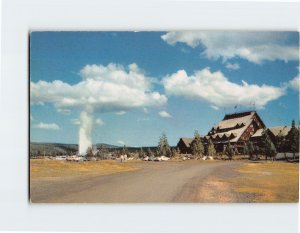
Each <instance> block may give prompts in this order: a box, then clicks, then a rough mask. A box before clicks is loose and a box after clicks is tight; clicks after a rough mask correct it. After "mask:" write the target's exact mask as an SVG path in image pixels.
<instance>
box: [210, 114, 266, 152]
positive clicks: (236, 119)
mask: <svg viewBox="0 0 300 233" xmlns="http://www.w3.org/2000/svg"><path fill="white" fill-rule="evenodd" d="M264 128H265V124H264V122H263V121H262V120H261V118H260V117H259V115H258V114H257V112H256V111H248V112H240V113H234V114H226V115H225V116H224V118H223V120H222V121H220V122H219V123H218V124H216V125H214V126H213V127H212V129H211V130H210V131H209V132H208V134H207V135H206V136H205V137H204V139H205V141H206V143H207V142H208V141H209V140H212V142H213V143H214V145H215V149H216V151H217V152H224V151H225V149H226V146H227V144H228V142H229V143H230V144H231V145H232V146H233V147H234V148H235V150H237V151H238V152H240V153H242V151H243V148H244V145H245V144H246V143H247V142H248V141H249V140H250V138H251V137H252V136H253V135H254V134H255V133H256V132H257V131H258V130H262V129H264Z"/></svg>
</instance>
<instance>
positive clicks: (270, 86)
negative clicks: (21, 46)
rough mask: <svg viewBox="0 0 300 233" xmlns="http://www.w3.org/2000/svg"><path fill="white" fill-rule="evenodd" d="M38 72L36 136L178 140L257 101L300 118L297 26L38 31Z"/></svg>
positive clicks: (267, 112) (279, 114)
mask: <svg viewBox="0 0 300 233" xmlns="http://www.w3.org/2000/svg"><path fill="white" fill-rule="evenodd" d="M30 81H31V84H30V90H31V92H30V98H31V103H30V106H31V109H30V117H31V120H30V122H31V124H30V132H31V133H30V137H31V138H30V140H31V141H32V142H60V143H78V140H79V135H80V132H79V131H80V129H82V130H83V131H85V134H86V137H87V138H86V139H87V140H91V141H92V142H93V143H100V142H102V143H108V144H113V145H122V144H126V145H127V146H155V145H157V143H158V140H159V137H160V135H161V134H162V133H163V132H165V133H166V134H167V137H168V139H169V142H170V144H171V145H176V143H177V142H178V140H179V138H180V137H192V136H193V134H194V131H195V130H199V132H200V133H201V134H202V135H204V134H206V133H207V132H208V131H209V130H210V128H211V127H212V126H213V125H214V124H216V123H217V122H218V121H220V120H221V119H222V118H223V116H224V114H225V113H233V112H235V111H242V110H250V109H251V108H253V104H254V103H255V108H256V110H257V111H258V114H259V115H260V116H261V118H262V119H263V121H264V122H265V124H266V125H267V126H277V125H290V124H291V121H292V120H293V119H295V120H296V121H297V122H298V118H299V117H298V115H299V34H298V33H297V32H230V31H227V32H226V31H224V32H222V31H219V32H209V31H199V32H197V31H192V32H189V31H178V32H32V33H31V36H30ZM235 106H237V109H234V107H235ZM83 113H84V114H83ZM88 134H90V138H89V135H88Z"/></svg>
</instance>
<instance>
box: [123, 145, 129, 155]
mask: <svg viewBox="0 0 300 233" xmlns="http://www.w3.org/2000/svg"><path fill="white" fill-rule="evenodd" d="M122 155H127V156H129V151H128V149H127V147H126V145H124V146H123V148H122Z"/></svg>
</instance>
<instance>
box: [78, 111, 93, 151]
mask: <svg viewBox="0 0 300 233" xmlns="http://www.w3.org/2000/svg"><path fill="white" fill-rule="evenodd" d="M92 124H93V119H92V115H91V111H88V110H85V111H83V112H81V114H80V129H79V154H80V155H85V154H86V151H87V149H88V148H89V147H92V136H91V135H92Z"/></svg>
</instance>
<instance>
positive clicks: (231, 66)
mask: <svg viewBox="0 0 300 233" xmlns="http://www.w3.org/2000/svg"><path fill="white" fill-rule="evenodd" d="M226 68H227V69H230V70H238V69H239V68H240V65H239V63H230V62H227V63H226Z"/></svg>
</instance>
